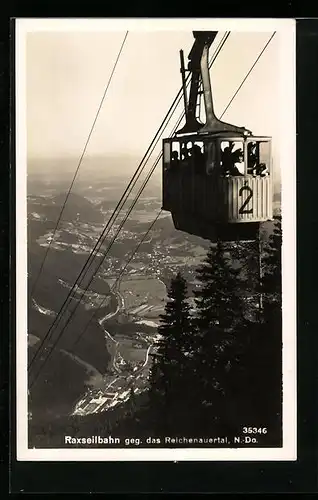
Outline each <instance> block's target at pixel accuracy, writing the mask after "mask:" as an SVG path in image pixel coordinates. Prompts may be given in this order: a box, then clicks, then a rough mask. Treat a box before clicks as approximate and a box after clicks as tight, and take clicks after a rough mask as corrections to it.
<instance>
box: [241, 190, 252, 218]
mask: <svg viewBox="0 0 318 500" xmlns="http://www.w3.org/2000/svg"><path fill="white" fill-rule="evenodd" d="M244 191H247V192H248V195H247V198H246V200H245V201H244V203H243V205H242V206H241V208H240V209H239V214H252V213H253V208H250V209H247V208H246V207H247V205H248V204H249V202H250V200H251V199H252V196H253V190H252V189H251V188H250V187H249V186H242V187H241V189H240V190H239V196H243V193H244Z"/></svg>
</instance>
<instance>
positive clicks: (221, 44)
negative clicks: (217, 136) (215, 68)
mask: <svg viewBox="0 0 318 500" xmlns="http://www.w3.org/2000/svg"><path fill="white" fill-rule="evenodd" d="M228 36H229V33H226V34H225V35H224V37H223V39H222V41H221V42H220V44H219V46H218V48H217V49H216V51H215V53H214V56H213V58H212V60H211V63H210V67H211V65H212V64H213V62H214V60H215V59H216V57H217V55H218V54H219V52H220V50H221V49H222V47H223V45H224V43H225V41H226V40H227V38H228ZM188 77H189V75H188ZM188 79H189V78H188ZM189 82H190V79H189ZM189 82H188V83H189ZM178 96H179V97H178ZM181 98H182V88H181V89H180V91H179V93H178V95H177V97H176V99H175V100H174V102H173V104H172V106H171V107H170V109H169V111H168V113H167V115H166V117H167V116H168V115H169V113H170V111H171V110H172V109H173V107H174V104H175V103H176V101H177V100H178V99H179V102H180V100H181ZM177 106H178V104H177ZM177 106H176V107H177ZM183 116H184V113H182V114H181V117H180V120H179V124H180V122H181V120H182V118H183ZM169 120H170V119H169ZM164 121H165V120H164ZM164 121H163V123H162V125H161V127H160V128H162V126H163V124H164ZM159 130H160V129H159ZM158 132H159V131H158ZM158 132H157V134H156V136H157V135H158ZM156 136H155V138H156ZM155 138H154V139H153V141H152V143H153V142H154V141H155ZM150 148H151V145H150V146H149V148H148V150H147V152H146V153H145V155H144V157H143V159H142V161H141V163H140V165H139V167H138V169H139V168H140V167H141V164H142V162H143V161H144V159H145V157H146V156H147V153H148V152H149V149H150ZM160 157H161V155H160V156H159V158H158V160H157V163H158V162H159V159H160ZM157 163H156V165H157ZM143 168H144V167H143ZM138 169H137V171H138ZM137 171H136V172H135V174H134V176H133V178H132V179H131V181H130V183H131V182H132V180H133V179H134V177H135V176H136V174H137ZM128 187H129V185H128ZM128 187H127V188H126V191H125V193H124V195H125V194H126V192H127V190H128ZM124 195H123V196H124ZM123 196H122V198H123ZM136 202H137V200H136V201H135V203H136ZM135 203H134V204H135ZM119 204H120V202H119V203H118V205H119ZM118 205H117V207H118ZM117 207H116V208H115V211H116V209H117ZM115 211H114V212H115ZM130 211H131V210H130ZM129 213H130V212H129ZM128 215H129V214H128ZM111 218H112V217H111ZM111 218H110V219H111ZM126 220H127V218H126ZM108 222H110V220H109V221H108ZM124 222H125V221H124ZM122 226H123V224H122V225H121V227H122ZM121 227H120V229H121ZM103 233H104V231H103ZM103 233H102V235H101V236H100V238H99V240H98V241H97V243H96V244H95V247H94V249H93V250H92V252H91V254H90V256H89V258H88V259H87V261H86V264H85V265H84V268H83V269H82V271H81V273H80V276H81V274H82V272H83V271H84V269H85V267H86V266H87V264H88V262H89V260H90V258H91V256H92V254H93V252H94V251H95V249H96V247H97V245H98V243H99V241H100V240H101V238H102V237H103ZM117 235H118V232H117V234H116V237H117ZM112 243H113V242H112ZM103 260H104V259H103ZM95 273H96V270H95ZM80 276H79V277H78V278H77V280H76V281H75V283H74V285H73V287H72V289H71V290H70V292H69V294H68V297H67V298H66V300H65V301H64V304H63V305H62V308H61V309H60V311H59V313H58V315H57V317H56V319H55V321H54V322H53V324H52V325H51V327H50V328H49V331H48V332H47V334H46V335H45V337H44V339H43V341H42V342H41V344H40V346H39V348H38V350H37V352H36V353H35V355H34V357H33V359H32V360H31V363H30V365H29V369H30V368H31V365H32V364H33V362H34V361H35V358H36V357H37V356H38V355H39V353H40V350H41V349H42V347H43V345H44V342H45V341H46V339H47V338H48V336H49V334H50V332H51V330H52V328H53V327H54V325H55V323H56V322H58V320H59V319H60V318H61V315H62V310H63V308H64V306H65V304H67V301H68V299H69V297H70V296H71V295H72V292H73V290H74V289H75V286H76V284H77V281H78V279H79V278H80ZM91 281H92V280H91ZM91 281H90V283H91ZM90 283H89V284H90ZM89 284H88V286H89ZM87 288H88V287H87ZM87 288H86V290H87ZM84 293H85V292H84ZM82 296H83V295H82ZM66 326H67V325H65V327H66ZM64 329H65V328H64ZM64 329H63V330H64Z"/></svg>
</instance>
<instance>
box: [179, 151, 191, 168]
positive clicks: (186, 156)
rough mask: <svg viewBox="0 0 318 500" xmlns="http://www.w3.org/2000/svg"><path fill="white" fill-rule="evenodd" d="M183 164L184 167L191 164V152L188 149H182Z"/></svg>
mask: <svg viewBox="0 0 318 500" xmlns="http://www.w3.org/2000/svg"><path fill="white" fill-rule="evenodd" d="M181 162H182V164H183V165H187V164H189V163H190V150H189V149H188V148H186V147H183V148H181Z"/></svg>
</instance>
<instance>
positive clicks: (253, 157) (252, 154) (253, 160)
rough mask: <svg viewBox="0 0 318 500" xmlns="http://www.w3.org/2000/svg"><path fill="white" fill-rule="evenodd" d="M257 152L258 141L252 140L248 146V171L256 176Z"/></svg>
mask: <svg viewBox="0 0 318 500" xmlns="http://www.w3.org/2000/svg"><path fill="white" fill-rule="evenodd" d="M256 169H257V153H256V142H250V143H249V144H248V146H247V173H248V174H249V175H254V177H255V176H256Z"/></svg>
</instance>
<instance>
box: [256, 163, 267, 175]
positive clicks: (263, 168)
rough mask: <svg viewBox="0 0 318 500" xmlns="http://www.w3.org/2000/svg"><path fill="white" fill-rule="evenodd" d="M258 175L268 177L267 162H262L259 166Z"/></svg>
mask: <svg viewBox="0 0 318 500" xmlns="http://www.w3.org/2000/svg"><path fill="white" fill-rule="evenodd" d="M257 175H259V176H260V177H266V176H267V175H269V172H268V168H267V166H266V164H265V163H260V164H259V165H258V167H257Z"/></svg>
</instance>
